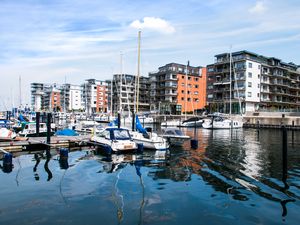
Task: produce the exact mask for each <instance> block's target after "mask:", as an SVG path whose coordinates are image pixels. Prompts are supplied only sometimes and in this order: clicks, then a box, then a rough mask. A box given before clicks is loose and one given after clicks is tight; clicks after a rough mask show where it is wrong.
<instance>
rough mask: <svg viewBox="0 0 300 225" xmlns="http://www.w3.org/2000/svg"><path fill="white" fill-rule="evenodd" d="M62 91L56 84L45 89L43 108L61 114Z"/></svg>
mask: <svg viewBox="0 0 300 225" xmlns="http://www.w3.org/2000/svg"><path fill="white" fill-rule="evenodd" d="M60 89H61V88H60V87H57V86H56V85H55V84H54V85H53V86H50V87H46V88H45V89H44V90H45V95H44V102H43V108H44V110H45V111H53V112H61V111H62V110H63V107H62V104H61V99H62V98H61V91H60Z"/></svg>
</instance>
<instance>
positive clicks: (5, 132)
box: [0, 127, 17, 141]
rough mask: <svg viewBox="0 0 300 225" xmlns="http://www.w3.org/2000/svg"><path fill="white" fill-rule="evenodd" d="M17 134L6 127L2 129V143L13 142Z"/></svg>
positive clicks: (0, 131) (0, 137)
mask: <svg viewBox="0 0 300 225" xmlns="http://www.w3.org/2000/svg"><path fill="white" fill-rule="evenodd" d="M16 136H17V135H16V133H15V132H14V131H13V130H10V129H7V128H5V127H2V128H0V141H11V140H13V139H14V138H15V137H16Z"/></svg>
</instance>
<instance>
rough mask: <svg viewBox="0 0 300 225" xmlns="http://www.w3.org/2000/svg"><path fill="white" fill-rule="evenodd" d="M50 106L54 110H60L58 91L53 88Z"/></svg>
mask: <svg viewBox="0 0 300 225" xmlns="http://www.w3.org/2000/svg"><path fill="white" fill-rule="evenodd" d="M50 104H51V105H50V108H51V109H52V110H54V111H60V112H61V111H62V106H61V98H60V91H55V90H53V91H52V92H51V102H50Z"/></svg>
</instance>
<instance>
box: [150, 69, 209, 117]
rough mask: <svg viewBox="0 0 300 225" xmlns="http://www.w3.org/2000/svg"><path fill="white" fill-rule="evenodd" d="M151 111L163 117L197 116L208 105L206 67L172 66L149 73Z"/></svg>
mask: <svg viewBox="0 0 300 225" xmlns="http://www.w3.org/2000/svg"><path fill="white" fill-rule="evenodd" d="M149 78H150V82H151V90H150V108H151V110H156V111H159V113H160V114H176V115H178V114H182V113H185V112H187V113H194V112H197V111H200V110H202V109H204V107H205V106H206V68H204V67H201V66H197V67H194V66H190V65H189V64H188V65H183V64H178V63H169V64H166V65H165V66H162V67H160V68H159V69H158V71H156V72H154V73H149Z"/></svg>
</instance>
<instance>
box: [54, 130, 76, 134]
mask: <svg viewBox="0 0 300 225" xmlns="http://www.w3.org/2000/svg"><path fill="white" fill-rule="evenodd" d="M55 134H56V135H61V136H78V134H77V133H76V131H75V130H71V129H63V130H58V131H57V132H56V133H55Z"/></svg>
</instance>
